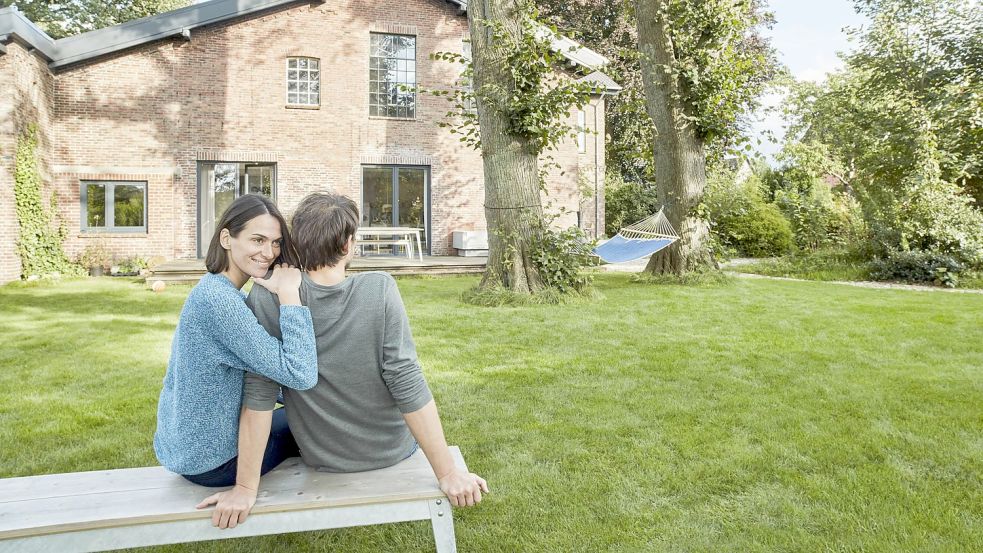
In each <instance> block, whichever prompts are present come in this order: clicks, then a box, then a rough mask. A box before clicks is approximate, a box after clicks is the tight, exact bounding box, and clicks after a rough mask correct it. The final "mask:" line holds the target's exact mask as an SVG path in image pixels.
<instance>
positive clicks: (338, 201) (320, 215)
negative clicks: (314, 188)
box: [291, 192, 358, 271]
mask: <svg viewBox="0 0 983 553" xmlns="http://www.w3.org/2000/svg"><path fill="white" fill-rule="evenodd" d="M291 227H292V231H291V235H292V237H293V241H294V245H295V246H296V248H297V256H298V258H299V259H300V266H301V268H303V269H304V270H307V271H314V270H317V269H320V268H321V267H328V266H331V265H335V264H337V263H338V262H339V261H341V259H342V258H343V257H345V254H347V253H348V252H347V250H346V249H345V246H346V244H347V242H348V239H349V238H351V237H353V236H355V231H356V230H358V206H357V205H355V202H354V201H353V200H352V199H351V198H349V197H347V196H342V195H341V194H329V193H325V192H316V193H314V194H311V195H309V196H307V197H306V198H304V199H303V200H301V202H300V205H298V206H297V210H296V211H294V216H293V219H292V220H291Z"/></svg>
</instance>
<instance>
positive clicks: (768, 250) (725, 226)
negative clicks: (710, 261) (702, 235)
mask: <svg viewBox="0 0 983 553" xmlns="http://www.w3.org/2000/svg"><path fill="white" fill-rule="evenodd" d="M703 203H704V206H705V207H706V210H707V217H708V218H709V219H710V225H711V230H712V232H713V234H714V237H715V241H716V242H718V243H719V244H720V245H721V246H723V247H724V248H733V249H735V250H736V251H737V252H738V253H740V254H742V255H748V256H752V257H767V256H773V255H782V254H786V253H789V252H791V251H793V250H794V249H795V242H794V239H793V234H792V226H791V224H790V223H789V222H788V219H786V218H785V216H784V215H782V212H781V211H780V210H779V209H778V208H777V207H776V206H775V205H774V204H769V203H767V202H765V199H764V192H763V190H762V187H761V181H760V180H759V179H758V178H757V177H756V176H752V177H750V178H748V179H746V180H744V181H740V182H739V181H738V180H737V179H736V178H735V175H734V172H733V171H729V170H723V169H721V170H715V171H711V173H710V174H709V175H708V178H707V193H706V196H705V197H704V200H703Z"/></svg>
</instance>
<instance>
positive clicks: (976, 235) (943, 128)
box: [786, 0, 983, 266]
mask: <svg viewBox="0 0 983 553" xmlns="http://www.w3.org/2000/svg"><path fill="white" fill-rule="evenodd" d="M857 9H858V11H860V12H861V13H862V14H864V15H866V16H867V17H868V18H869V19H870V21H871V24H870V25H869V26H865V27H864V28H861V29H855V30H852V31H851V34H852V35H853V37H854V38H855V39H856V41H857V43H858V47H857V49H856V51H855V52H853V53H851V54H850V55H848V56H846V57H845V61H846V68H845V69H844V70H842V71H840V72H837V73H835V74H833V75H831V76H830V77H829V78H828V79H827V80H826V82H824V83H822V84H821V85H812V84H800V85H798V86H797V87H796V89H795V92H794V94H793V97H792V100H791V102H790V105H789V108H790V113H791V114H792V115H793V116H794V118H795V123H794V125H793V127H792V132H791V133H790V136H792V137H793V140H792V142H791V143H790V144H789V146H787V147H786V150H787V151H788V152H789V153H790V157H793V158H796V161H797V163H796V165H797V166H798V167H799V168H801V169H803V170H806V171H809V172H811V173H812V174H813V175H820V174H821V175H829V176H832V177H833V178H835V179H836V180H837V181H838V182H839V183H840V184H842V185H843V187H844V188H845V189H846V191H847V192H849V193H851V194H853V195H854V196H855V197H856V198H857V200H858V201H859V202H860V205H861V207H862V210H863V216H864V219H865V221H866V224H867V225H868V227H869V228H870V232H871V235H872V237H873V238H874V248H873V251H874V253H876V254H878V255H880V256H882V257H883V256H886V255H887V254H888V253H889V252H891V251H894V250H901V251H905V250H909V249H912V250H925V251H939V252H942V253H947V254H950V255H952V256H954V257H955V258H957V259H959V260H960V261H962V262H965V263H968V264H970V265H976V266H978V265H979V264H980V263H981V262H983V254H981V251H983V215H981V212H980V208H979V205H978V204H975V203H974V202H973V199H974V197H983V196H981V192H983V190H980V183H983V150H981V149H980V148H979V144H981V143H983V119H981V114H980V98H983V79H981V78H980V75H981V74H983V73H981V72H983V62H981V60H983V58H981V57H980V52H981V51H983V25H981V24H980V22H981V21H983V5H981V4H979V3H978V2H964V1H962V0H858V1H857Z"/></svg>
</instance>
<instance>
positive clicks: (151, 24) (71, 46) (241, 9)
mask: <svg viewBox="0 0 983 553" xmlns="http://www.w3.org/2000/svg"><path fill="white" fill-rule="evenodd" d="M301 1H307V2H309V1H310V0H209V1H206V2H200V3H196V4H192V5H190V6H186V7H183V8H179V9H176V10H173V11H169V12H165V13H161V14H157V15H153V16H150V17H144V18H142V19H136V20H133V21H128V22H126V23H122V24H119V25H113V26H111V27H105V28H103V29H97V30H95V31H89V32H87V33H82V34H80V35H75V36H70V37H66V38H62V39H59V40H54V39H52V38H51V37H49V36H48V35H47V34H45V33H44V31H42V30H41V29H39V28H38V27H37V25H35V24H34V23H33V22H31V21H30V20H29V19H27V18H26V17H24V15H23V14H22V13H20V12H19V11H18V10H17V8H16V7H15V6H11V7H8V8H3V9H0V48H2V45H3V44H6V43H8V42H10V41H12V40H17V41H19V42H21V43H23V44H25V45H27V46H30V47H33V48H35V49H36V50H37V51H38V53H39V54H41V56H43V57H44V58H45V59H46V60H47V61H48V65H49V66H50V67H51V68H53V69H54V68H58V67H62V66H66V65H70V64H73V63H78V62H82V61H85V60H88V59H92V58H96V57H98V56H102V55H106V54H110V53H113V52H117V51H120V50H125V49H127V48H132V47H134V46H139V45H141V44H146V43H148V42H153V41H156V40H161V39H164V38H168V37H173V36H184V37H185V38H188V39H190V36H191V35H190V31H191V29H195V28H197V27H202V26H204V25H211V24H214V23H219V22H221V21H226V20H229V19H234V18H237V17H241V16H244V15H248V14H252V13H257V12H261V11H264V10H270V9H273V8H276V7H279V6H283V5H287V4H294V3H299V2H301ZM315 1H317V0H315ZM322 1H323V0H322ZM444 1H446V2H448V3H450V4H454V5H456V6H457V7H458V10H459V13H462V14H463V13H465V12H466V10H467V5H468V3H467V0H444ZM543 30H544V32H545V33H548V35H549V36H550V37H551V40H552V42H553V48H554V49H555V50H556V51H558V52H560V53H562V54H563V55H564V56H565V57H566V58H567V59H569V60H570V61H571V62H573V63H576V64H578V65H581V66H583V67H585V68H587V69H589V70H596V69H598V68H599V67H601V66H603V65H605V64H607V63H608V60H607V58H605V57H604V56H602V55H600V54H598V53H597V52H594V51H592V50H590V49H589V48H585V47H583V46H581V45H580V44H578V43H576V42H574V41H573V40H570V39H569V38H566V37H563V36H557V35H553V34H552V33H550V32H549V31H548V30H546V29H545V28H544V29H543ZM3 53H4V52H3V51H2V50H0V54H3Z"/></svg>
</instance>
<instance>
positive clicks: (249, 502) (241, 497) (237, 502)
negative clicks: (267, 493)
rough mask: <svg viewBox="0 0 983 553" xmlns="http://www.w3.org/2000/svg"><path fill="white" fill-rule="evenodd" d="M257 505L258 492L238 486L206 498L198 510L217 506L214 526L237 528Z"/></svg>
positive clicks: (213, 516)
mask: <svg viewBox="0 0 983 553" xmlns="http://www.w3.org/2000/svg"><path fill="white" fill-rule="evenodd" d="M255 504H256V490H250V489H249V488H247V487H245V486H241V485H239V484H236V486H235V487H234V488H232V489H231V490H229V491H226V492H218V493H217V494H214V495H210V496H208V497H206V498H205V499H204V500H203V501H202V502H201V503H199V504H198V506H197V508H198V509H204V508H205V507H208V506H210V505H215V512H214V513H212V526H217V527H219V528H223V529H224V528H235V527H236V525H238V524H242V523H243V522H245V520H246V517H247V516H249V511H250V509H252V508H253V505H255Z"/></svg>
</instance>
